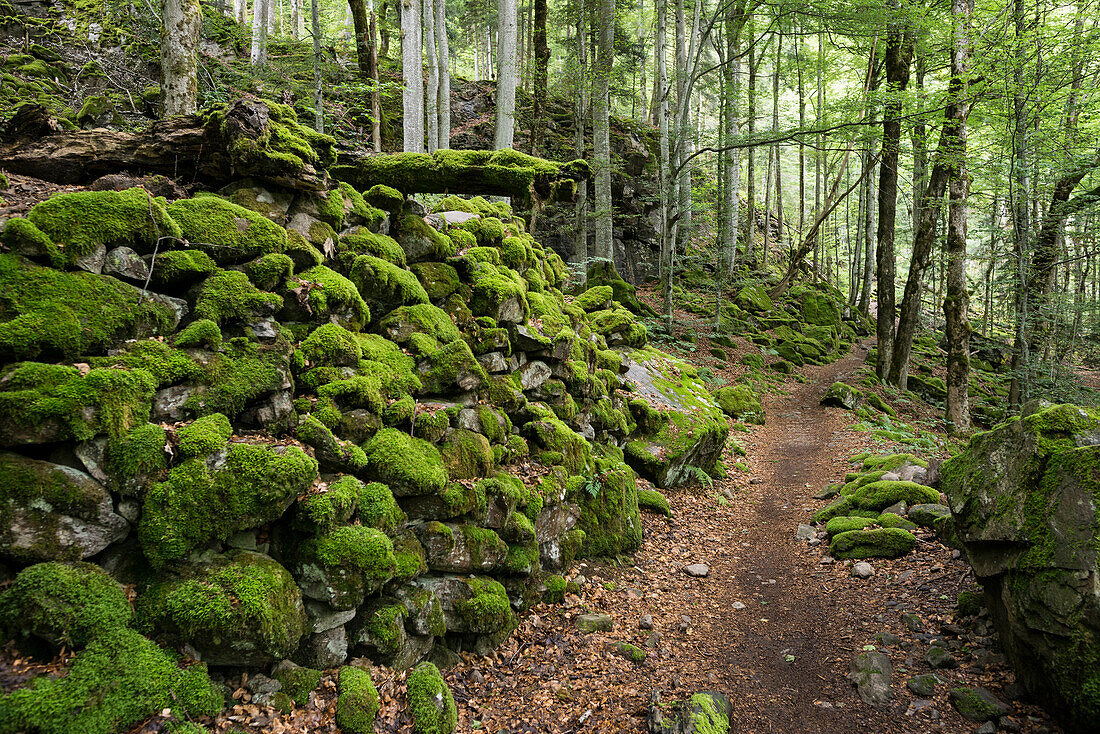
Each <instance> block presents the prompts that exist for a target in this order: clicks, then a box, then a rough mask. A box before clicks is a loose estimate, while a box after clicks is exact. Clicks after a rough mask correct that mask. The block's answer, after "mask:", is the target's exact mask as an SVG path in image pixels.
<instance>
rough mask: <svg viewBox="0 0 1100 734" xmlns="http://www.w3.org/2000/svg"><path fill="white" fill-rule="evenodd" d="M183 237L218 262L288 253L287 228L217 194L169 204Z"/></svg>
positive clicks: (242, 260) (170, 212)
mask: <svg viewBox="0 0 1100 734" xmlns="http://www.w3.org/2000/svg"><path fill="white" fill-rule="evenodd" d="M168 213H169V214H170V215H171V216H172V218H173V219H174V220H175V221H176V222H178V223H179V226H180V230H181V231H182V236H183V237H184V238H185V239H186V240H188V241H189V242H190V243H191V246H192V247H196V248H198V249H201V250H203V251H204V252H206V253H207V254H209V255H210V256H211V257H212V258H213V259H214V260H215V261H216V262H218V263H232V262H244V261H246V260H252V259H254V258H257V257H260V256H261V255H267V254H271V253H280V252H285V251H286V247H287V235H286V230H285V229H283V228H282V227H280V226H279V225H277V224H275V223H274V222H272V221H271V220H270V219H268V218H267V217H265V216H263V215H262V214H257V213H256V212H254V211H251V210H249V209H245V208H244V207H243V206H238V205H237V204H234V203H233V202H231V201H228V200H227V199H223V198H221V197H218V196H212V195H207V196H199V197H196V198H194V199H181V200H179V201H176V202H174V203H172V204H171V205H170V206H169V207H168Z"/></svg>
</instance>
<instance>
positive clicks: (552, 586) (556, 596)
mask: <svg viewBox="0 0 1100 734" xmlns="http://www.w3.org/2000/svg"><path fill="white" fill-rule="evenodd" d="M542 585H543V586H544V587H546V589H545V591H543V592H542V600H543V601H544V602H546V603H547V604H561V603H562V602H563V601H565V591H566V588H567V587H568V583H567V582H566V580H565V578H564V577H562V576H559V575H557V574H551V575H549V576H546V577H544V578H543V580H542Z"/></svg>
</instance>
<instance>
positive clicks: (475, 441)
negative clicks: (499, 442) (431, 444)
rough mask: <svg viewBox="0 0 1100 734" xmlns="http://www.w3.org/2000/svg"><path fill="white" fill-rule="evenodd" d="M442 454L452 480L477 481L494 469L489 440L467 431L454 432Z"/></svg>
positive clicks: (444, 446)
mask: <svg viewBox="0 0 1100 734" xmlns="http://www.w3.org/2000/svg"><path fill="white" fill-rule="evenodd" d="M440 453H441V454H442V456H443V464H444V465H445V466H446V467H447V474H448V476H449V477H450V478H451V479H476V478H477V477H483V476H485V475H486V474H488V473H489V472H490V470H492V468H493V451H492V449H491V448H490V447H489V440H488V439H487V438H485V436H482V435H481V434H480V433H474V432H473V431H468V430H465V429H462V428H460V429H458V430H456V431H454V432H453V433H452V434H451V436H450V438H449V439H448V440H447V442H446V443H444V444H443V446H442V448H441V450H440Z"/></svg>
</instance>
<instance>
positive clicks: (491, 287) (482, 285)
mask: <svg viewBox="0 0 1100 734" xmlns="http://www.w3.org/2000/svg"><path fill="white" fill-rule="evenodd" d="M468 277H469V282H470V285H471V287H472V288H473V297H472V298H471V299H470V309H471V310H472V311H473V313H474V314H475V315H477V316H491V317H492V318H494V319H498V320H501V321H509V322H512V323H521V322H523V321H525V320H526V319H527V317H528V316H529V315H530V312H531V309H530V306H529V305H528V303H527V283H526V281H524V280H523V278H521V277H519V275H517V274H516V272H515V271H514V270H512V269H510V268H506V267H503V266H500V267H497V266H496V265H492V264H490V263H487V262H478V263H476V264H475V265H473V266H472V267H470V268H469V276H468Z"/></svg>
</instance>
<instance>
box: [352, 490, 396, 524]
mask: <svg viewBox="0 0 1100 734" xmlns="http://www.w3.org/2000/svg"><path fill="white" fill-rule="evenodd" d="M357 504H358V512H357V513H356V514H357V516H358V518H359V521H360V522H362V523H363V524H364V525H367V526H368V527H372V528H377V529H379V530H394V529H395V528H397V527H399V526H400V525H401V524H402V523H403V522H405V520H406V518H405V513H404V512H403V511H402V510H401V508H400V507H399V506H398V504H397V500H395V499H394V497H393V492H391V491H390V488H389V487H387V486H386V485H385V484H382V483H381V482H369V483H368V484H363V485H362V487H361V489H360V490H359V495H358V500H357Z"/></svg>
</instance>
